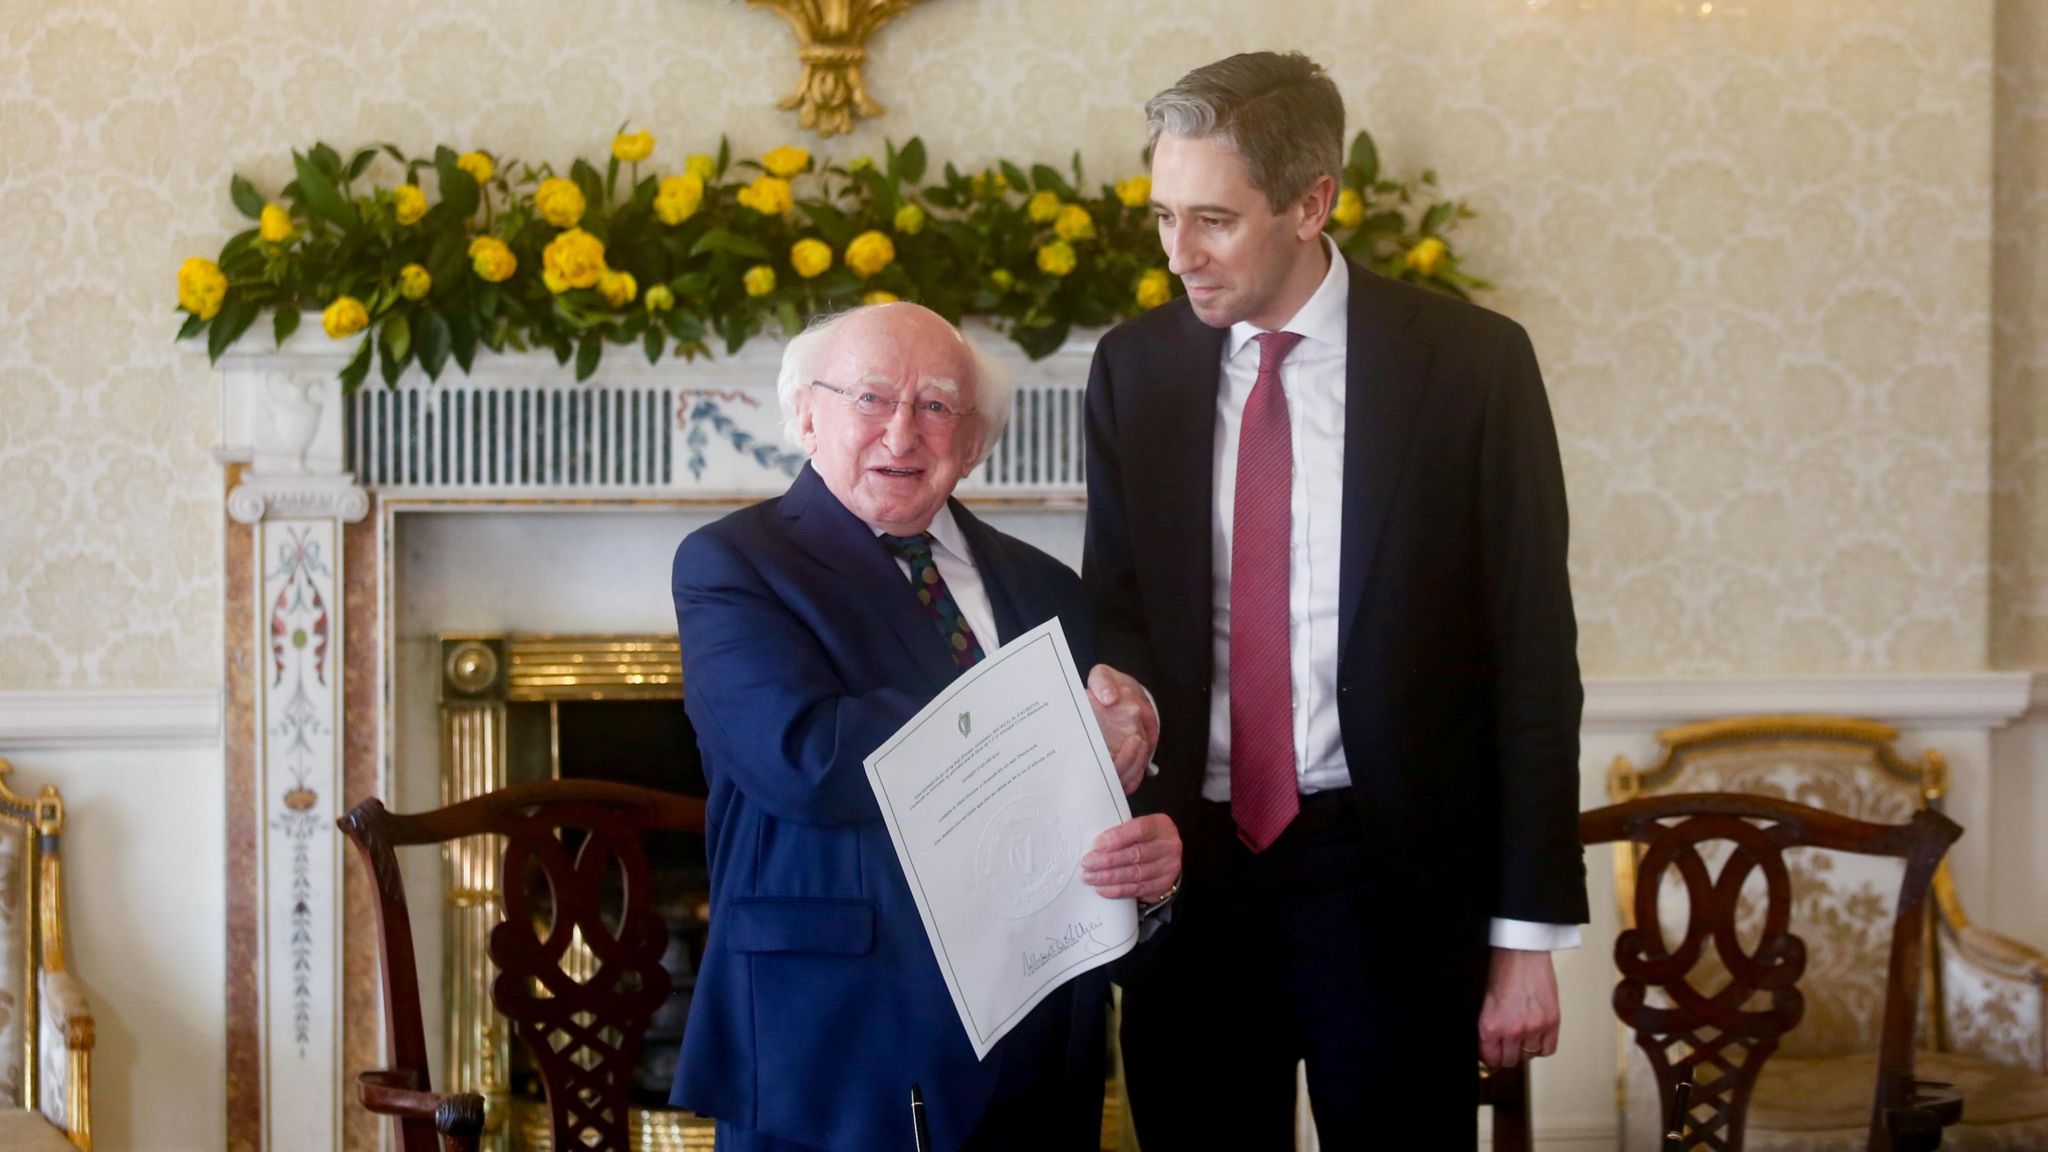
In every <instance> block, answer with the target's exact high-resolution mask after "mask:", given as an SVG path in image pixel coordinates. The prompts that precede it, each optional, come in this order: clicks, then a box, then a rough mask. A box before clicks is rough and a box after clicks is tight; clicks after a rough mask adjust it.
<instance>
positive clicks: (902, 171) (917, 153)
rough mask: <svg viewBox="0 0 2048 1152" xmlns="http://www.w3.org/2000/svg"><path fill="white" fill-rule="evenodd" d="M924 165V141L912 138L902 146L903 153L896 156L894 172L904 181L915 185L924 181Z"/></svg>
mask: <svg viewBox="0 0 2048 1152" xmlns="http://www.w3.org/2000/svg"><path fill="white" fill-rule="evenodd" d="M924 165H925V157H924V141H923V140H920V139H919V138H917V137H915V136H912V137H911V138H910V142H909V143H907V144H905V145H904V146H903V151H901V152H899V153H897V154H896V169H895V170H896V172H897V174H898V175H900V176H902V177H903V178H904V179H905V180H908V181H910V182H911V183H912V184H915V183H917V182H918V181H920V180H922V179H924Z"/></svg>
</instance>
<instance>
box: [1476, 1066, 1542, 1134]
mask: <svg viewBox="0 0 2048 1152" xmlns="http://www.w3.org/2000/svg"><path fill="white" fill-rule="evenodd" d="M1479 1106H1480V1107H1482V1108H1491V1109H1493V1152H1531V1150H1532V1149H1534V1148H1535V1146H1536V1142H1535V1141H1536V1138H1535V1133H1534V1132H1533V1130H1532V1128H1531V1125H1530V1120H1529V1065H1528V1063H1527V1062H1526V1061H1524V1062H1523V1063H1521V1064H1517V1065H1515V1066H1514V1067H1513V1068H1488V1067H1487V1066H1486V1065H1484V1064H1481V1065H1480V1066H1479Z"/></svg>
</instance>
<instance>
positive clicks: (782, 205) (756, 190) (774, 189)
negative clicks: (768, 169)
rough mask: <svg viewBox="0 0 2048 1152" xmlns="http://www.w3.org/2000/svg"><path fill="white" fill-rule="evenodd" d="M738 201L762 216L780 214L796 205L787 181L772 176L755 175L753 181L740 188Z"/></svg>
mask: <svg viewBox="0 0 2048 1152" xmlns="http://www.w3.org/2000/svg"><path fill="white" fill-rule="evenodd" d="M739 199H740V203H741V204H744V205H746V206H747V207H749V208H752V209H753V210H754V211H756V212H759V213H760V214H761V215H763V216H780V215H782V214H783V213H785V212H787V211H789V210H790V209H791V208H794V207H796V197H795V196H794V195H792V194H791V193H790V190H789V181H787V180H781V179H778V178H776V177H774V176H756V177H754V182H753V183H751V184H749V185H747V186H746V187H745V188H742V189H740V194H739Z"/></svg>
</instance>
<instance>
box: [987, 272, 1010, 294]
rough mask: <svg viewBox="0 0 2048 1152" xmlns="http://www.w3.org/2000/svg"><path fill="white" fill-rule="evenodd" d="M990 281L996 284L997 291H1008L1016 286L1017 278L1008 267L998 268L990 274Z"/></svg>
mask: <svg viewBox="0 0 2048 1152" xmlns="http://www.w3.org/2000/svg"><path fill="white" fill-rule="evenodd" d="M988 282H989V283H991V284H993V285H995V286H996V291H998V292H1008V291H1009V290H1010V289H1012V288H1014V287H1016V285H1017V278H1016V277H1015V276H1012V275H1010V270H1009V269H1008V268H998V269H996V270H995V271H993V272H991V273H989V274H988Z"/></svg>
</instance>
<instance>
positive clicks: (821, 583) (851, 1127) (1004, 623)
mask: <svg viewBox="0 0 2048 1152" xmlns="http://www.w3.org/2000/svg"><path fill="white" fill-rule="evenodd" d="M952 510H953V515H954V517H955V519H956V520H957V521H958V523H959V525H960V528H961V531H962V532H963V533H964V534H965V535H966V537H967V541H968V546H969V547H970V548H971V549H972V551H973V553H974V561H975V565H976V568H977V570H978V571H979V573H980V575H981V577H982V579H983V581H984V583H985V585H986V587H987V589H988V593H989V600H990V602H991V605H992V607H993V608H994V611H995V619H996V627H997V630H998V632H1000V634H1001V635H1000V637H999V639H1001V640H1008V639H1010V638H1011V637H1013V636H1016V635H1018V634H1019V633H1021V632H1024V631H1026V630H1028V629H1030V628H1033V627H1036V626H1037V625H1039V624H1041V623H1043V622H1044V621H1045V620H1047V619H1049V618H1051V617H1053V616H1058V617H1059V618H1060V620H1061V624H1062V627H1063V628H1064V629H1065V631H1066V634H1067V637H1068V640H1069V642H1070V646H1071V648H1072V650H1073V653H1074V656H1075V660H1076V662H1077V663H1078V664H1079V665H1080V669H1081V670H1082V671H1083V672H1084V673H1085V671H1086V670H1087V669H1088V668H1089V667H1090V666H1092V664H1093V662H1094V652H1093V644H1092V638H1091V634H1090V631H1089V628H1088V620H1087V606H1086V600H1085V597H1084V595H1083V592H1082V589H1081V582H1080V578H1079V577H1078V576H1076V575H1075V574H1074V572H1073V571H1072V570H1071V569H1069V568H1067V567H1066V566H1065V565H1063V564H1061V563H1060V562H1058V561H1057V560H1054V559H1053V558H1052V557H1050V556H1047V555H1046V554H1045V553H1043V552H1040V551H1039V550H1037V549H1036V548H1033V547H1031V546H1030V545H1028V544H1025V543H1023V542H1022V541H1019V540H1015V539H1012V538H1011V537H1008V536H1005V535H1003V534H1002V533H1000V532H997V531H995V530H994V529H993V528H990V527H988V526H987V525H986V524H983V523H982V522H981V521H980V520H977V519H976V518H975V517H974V516H973V515H971V514H970V513H968V511H967V510H966V509H965V508H963V507H961V506H960V505H959V504H958V503H957V502H955V503H953V504H952ZM674 592H675V604H676V624H677V629H678V632H679V634H680V636H681V642H682V654H683V691H684V700H685V706H686V708H687V709H688V712H689V716H690V721H691V723H692V724H693V725H695V727H696V730H697V739H698V743H699V745H700V746H701V748H702V750H703V754H704V769H705V775H706V777H707V778H708V780H709V782H710V788H711V792H710V800H709V804H708V807H707V810H706V821H707V829H706V844H707V850H708V852H709V855H710V863H711V887H712V893H711V924H710V934H709V938H708V942H707V945H706V948H705V953H704V961H703V965H702V968H701V970H700V971H699V973H698V977H697V987H696V992H695V995H694V998H693V1000H692V1003H691V1007H690V1018H689V1024H688V1027H687V1029H686V1031H685V1033H684V1040H683V1051H682V1060H681V1063H680V1065H679V1066H678V1068H677V1072H676V1083H675V1088H674V1091H673V1094H672V1099H673V1101H674V1103H676V1104H678V1105H681V1106H684V1107H687V1108H690V1109H692V1110H694V1111H697V1112H699V1113H703V1114H707V1115H711V1116H716V1117H718V1118H719V1119H721V1120H724V1121H726V1122H728V1123H732V1124H736V1125H739V1126H740V1127H743V1128H750V1129H754V1130H756V1131H760V1132H764V1133H767V1134H768V1135H771V1136H775V1137H778V1138H781V1139H784V1140H793V1141H796V1142H798V1143H801V1144H807V1145H811V1146H813V1147H817V1148H832V1149H874V1148H880V1149H899V1148H900V1149H908V1148H910V1147H911V1146H912V1136H911V1127H910V1108H909V1095H910V1086H911V1085H912V1084H913V1083H914V1084H918V1085H920V1086H921V1087H922V1089H923V1091H924V1095H925V1099H926V1101H927V1112H928V1116H929V1119H930V1125H931V1132H932V1137H933V1141H934V1144H935V1145H936V1146H937V1147H938V1148H939V1149H942V1150H950V1149H954V1148H957V1147H959V1146H960V1144H961V1143H962V1142H963V1141H964V1140H965V1139H966V1138H967V1136H968V1134H969V1133H970V1132H972V1130H973V1128H974V1125H975V1123H976V1121H977V1120H979V1119H980V1117H981V1114H982V1111H983V1109H984V1107H985V1106H986V1104H987V1101H988V1099H989V1096H990V1092H991V1089H992V1088H993V1086H994V1085H995V1083H996V1078H997V1076H998V1075H999V1074H1000V1072H1001V1069H1002V1066H1003V1063H1004V1062H1005V1061H1014V1060H1029V1061H1034V1062H1036V1066H1037V1067H1040V1068H1044V1069H1053V1070H1059V1071H1057V1073H1056V1079H1060V1080H1061V1082H1062V1083H1061V1088H1060V1090H1059V1092H1058V1095H1057V1098H1056V1099H1049V1100H1048V1101H1047V1107H1048V1108H1059V1109H1062V1110H1064V1112H1065V1114H1066V1115H1067V1116H1071V1125H1070V1126H1071V1127H1072V1128H1073V1130H1074V1131H1075V1132H1076V1133H1077V1139H1079V1140H1080V1141H1081V1143H1080V1144H1078V1145H1077V1146H1079V1147H1093V1143H1092V1141H1093V1140H1094V1139H1095V1133H1096V1129H1097V1126H1099V1124H1100V1122H1101V1107H1102V1052H1103V1023H1104V1019H1103V1017H1104V1001H1105V997H1106V996H1107V990H1108V982H1107V976H1106V975H1105V974H1104V973H1102V972H1101V971H1099V970H1098V971H1097V972H1094V973H1090V974H1089V975H1087V976H1084V977H1082V978H1080V979H1078V980H1076V981H1073V982H1071V983H1069V984H1068V985H1067V986H1066V987H1065V988H1064V989H1063V990H1062V991H1061V992H1060V993H1058V994H1055V995H1054V996H1052V997H1049V998H1048V999H1047V1000H1045V1001H1044V1002H1043V1003H1041V1004H1040V1005H1039V1006H1038V1007H1037V1008H1036V1009H1034V1010H1033V1012H1032V1013H1031V1015H1030V1016H1029V1017H1027V1019H1026V1020H1025V1021H1024V1022H1023V1023H1022V1024H1020V1025H1019V1027H1018V1028H1017V1029H1016V1030H1015V1031H1014V1032H1012V1033H1011V1034H1010V1035H1008V1036H1006V1037H1005V1038H1004V1039H1003V1042H1002V1043H1001V1044H1000V1045H998V1046H997V1048H996V1050H995V1051H994V1052H991V1053H990V1054H989V1056H988V1058H987V1060H986V1061H979V1062H978V1061H976V1060H975V1058H974V1052H973V1049H972V1048H971V1047H970V1046H969V1044H968V1041H967V1034H966V1031H965V1030H964V1029H963V1028H962V1027H961V1024H960V1020H959V1017H958V1016H957V1015H956V1014H955V1012H954V1009H953V1004H952V1001H951V999H950V998H949V997H948V995H947V992H946V985H945V981H944V979H943V978H942V977H941V976H940V974H939V968H938V964H937V962H936V961H935V959H934V958H933V955H932V947H931V944H930V942H929V940H928V939H927V938H926V936H925V932H924V927H923V925H922V923H921V922H920V920H919V918H918V913H917V906H916V904H915V903H914V902H913V901H912V898H911V894H910V889H909V886H908V885H907V883H906V882H905V880H904V876H903V870H902V868H901V866H900V865H899V864H898V863H897V861H896V854H895V851H894V849H893V848H892V846H891V845H890V841H889V835H888V831H887V829H886V828H885V827H884V825H883V823H882V818H881V812H880V810H879V808H878V807H877V805H876V802H875V797H874V793H873V792H872V791H871V790H870V788H869V786H868V781H867V776H866V772H865V770H864V769H863V767H862V760H863V759H864V758H865V757H866V756H867V755H868V754H869V753H871V752H873V751H874V750H875V749H876V748H877V747H879V746H880V745H881V744H882V742H883V741H884V740H886V739H887V738H888V737H889V736H891V735H892V734H894V733H895V731H896V730H897V729H898V728H899V727H901V726H902V725H903V724H904V722H905V721H907V720H909V719H910V718H911V716H913V715H914V714H915V713H916V712H917V711H918V709H920V708H922V707H923V706H924V705H925V704H926V703H927V702H929V701H930V700H931V699H932V697H934V696H935V695H937V694H938V692H939V690H940V689H942V688H943V687H945V685H946V684H948V683H949V682H950V681H951V680H952V679H953V677H954V676H955V675H956V674H957V670H956V669H955V667H954V665H953V661H952V657H951V653H950V651H949V650H948V649H947V648H946V646H945V644H944V642H943V641H942V640H941V638H940V636H939V633H938V630H937V628H935V627H934V626H933V624H932V621H931V619H930V618H929V617H927V616H926V615H924V612H923V610H922V608H920V607H919V605H918V604H917V601H916V598H915V597H914V596H913V595H912V593H911V590H910V587H909V585H908V583H907V582H906V581H905V579H904V577H903V574H902V572H901V570H900V569H898V568H897V567H896V562H895V561H894V559H893V558H891V557H890V556H889V554H888V553H887V551H885V550H884V548H883V546H882V544H881V543H880V542H879V541H878V540H876V539H875V536H874V534H873V532H871V531H870V530H869V529H868V527H867V526H866V525H865V524H863V523H862V522H861V521H860V520H859V519H857V518H856V517H855V516H854V515H853V514H852V513H851V512H849V511H847V510H846V508H845V507H844V506H843V505H842V504H840V502H839V501H838V499H837V498H835V497H834V496H833V495H832V493H831V491H830V490H829V489H827V488H826V487H825V484H824V482H823V481H822V480H821V479H820V478H819V477H818V475H817V474H816V473H815V472H813V471H812V470H811V469H810V468H809V467H806V468H805V469H804V470H803V472H802V473H801V474H800V475H799V476H798V477H797V479H796V482H795V483H794V484H792V485H791V486H790V488H789V491H788V492H786V493H784V494H783V495H782V496H781V497H779V498H777V499H774V500H769V501H765V502H763V503H761V504H757V505H755V506H753V507H751V508H746V509H743V510H741V511H739V512H735V513H733V514H732V515H730V516H727V517H725V518H724V519H722V520H719V521H718V522H716V523H714V524H711V525H708V526H706V527H704V528H702V529H699V530H698V531H696V532H693V533H691V534H690V536H689V537H688V538H687V539H685V540H684V541H683V543H682V545H681V547H679V548H678V549H677V550H676V558H675V570H674ZM1063 1122H1064V1117H1063Z"/></svg>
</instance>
